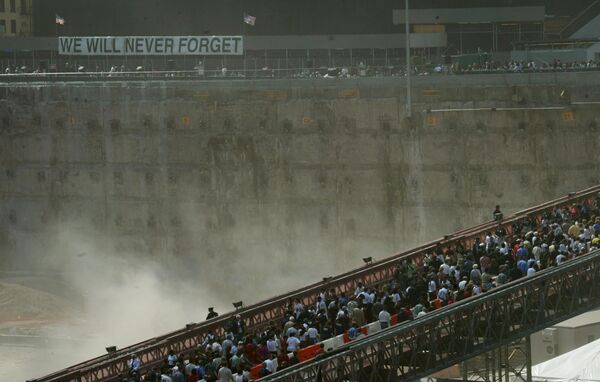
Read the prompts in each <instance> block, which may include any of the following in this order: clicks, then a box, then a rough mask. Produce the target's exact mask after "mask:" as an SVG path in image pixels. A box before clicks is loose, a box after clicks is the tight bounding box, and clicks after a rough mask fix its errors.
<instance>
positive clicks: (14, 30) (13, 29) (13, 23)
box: [10, 20, 17, 34]
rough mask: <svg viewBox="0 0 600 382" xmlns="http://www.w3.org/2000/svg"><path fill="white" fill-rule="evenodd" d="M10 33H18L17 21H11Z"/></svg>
mask: <svg viewBox="0 0 600 382" xmlns="http://www.w3.org/2000/svg"><path fill="white" fill-rule="evenodd" d="M10 33H15V34H16V33H17V20H10Z"/></svg>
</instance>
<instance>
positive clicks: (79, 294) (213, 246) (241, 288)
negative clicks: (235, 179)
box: [0, 214, 356, 380]
mask: <svg viewBox="0 0 600 382" xmlns="http://www.w3.org/2000/svg"><path fill="white" fill-rule="evenodd" d="M189 215H190V216H188V217H187V218H188V219H185V220H186V221H187V220H191V219H194V216H197V215H195V214H189ZM295 224H297V225H300V226H301V225H302V223H301V222H296V223H295ZM306 229H309V228H306ZM81 231H82V230H81V229H80V227H78V226H77V225H75V224H65V223H62V224H61V225H59V226H55V227H53V229H52V232H53V236H52V239H51V240H49V243H48V245H47V249H46V251H45V253H44V254H43V256H41V255H40V256H34V257H36V260H35V263H34V264H31V263H30V264H28V266H27V268H28V269H29V270H30V271H31V272H37V273H41V274H43V273H44V272H48V273H49V274H56V275H57V276H56V277H58V278H60V283H61V285H65V286H66V287H65V288H66V289H68V293H63V297H65V296H67V299H68V304H67V305H70V307H69V310H68V312H67V313H65V314H64V315H62V316H61V315H60V314H59V315H57V314H54V313H53V314H50V316H52V317H49V318H50V320H51V322H50V323H46V324H42V325H38V326H36V327H35V330H29V329H28V330H29V331H30V332H32V333H33V334H34V335H33V337H32V339H31V340H30V342H32V343H33V344H31V343H29V344H28V345H25V346H22V344H21V346H17V347H15V346H12V344H8V345H7V344H6V343H4V344H0V356H1V357H2V359H3V360H4V361H3V363H6V364H7V365H12V366H10V367H6V368H4V367H3V368H2V370H3V371H2V372H1V373H0V377H3V378H4V379H7V378H8V379H10V380H25V379H31V378H36V377H40V376H43V375H46V374H48V373H50V372H54V371H57V370H60V369H62V368H65V367H68V366H71V365H73V364H75V363H78V362H82V361H85V360H87V359H90V358H92V357H96V356H100V355H103V354H105V350H104V348H105V347H106V346H109V345H115V346H117V347H118V348H123V347H126V346H128V345H132V344H135V343H137V342H140V341H143V340H146V339H148V338H151V337H154V336H157V335H160V334H164V333H167V332H170V331H173V330H177V329H179V328H181V327H183V326H185V324H187V323H190V322H200V321H203V320H204V319H205V317H206V313H207V308H208V307H210V306H214V307H215V310H216V311H217V312H219V313H220V314H224V313H227V312H230V311H231V310H232V306H231V302H233V301H238V300H243V301H244V303H245V305H248V304H252V303H255V302H258V301H261V300H263V299H265V298H268V297H271V296H275V295H278V294H281V293H284V292H286V291H288V290H291V289H294V288H297V287H300V286H303V285H305V284H306V283H309V282H311V283H312V282H315V281H318V280H320V279H321V278H322V277H323V276H325V275H329V274H337V273H340V272H342V271H345V270H347V269H349V268H351V265H352V264H351V262H347V261H346V262H345V263H346V264H345V265H344V266H343V267H342V268H340V261H339V259H338V260H335V258H334V256H332V255H331V254H330V253H326V252H327V250H326V248H329V247H331V246H330V245H329V244H326V245H324V244H323V242H322V241H323V240H325V238H322V239H319V240H315V239H314V238H313V239H311V240H307V239H306V238H302V237H299V238H298V241H299V242H300V243H302V245H292V244H290V239H289V235H287V236H286V235H285V234H284V233H282V232H281V231H280V229H279V228H277V227H272V226H267V227H260V226H256V225H254V226H251V227H249V226H247V225H243V226H242V225H236V226H235V227H230V228H229V229H228V230H227V232H226V233H221V234H216V233H213V234H212V235H211V240H210V243H207V242H206V241H205V240H199V239H198V238H197V237H196V235H194V234H192V233H189V232H188V233H185V232H184V233H180V234H179V235H178V236H177V238H176V239H177V240H178V241H182V242H185V243H187V244H186V246H187V247H189V248H191V249H193V250H192V251H191V252H190V253H187V254H173V253H169V252H167V253H163V254H161V255H160V256H156V257H149V256H148V255H144V254H141V253H122V252H120V253H119V254H115V251H114V243H113V240H112V239H111V237H110V236H104V235H101V234H100V235H93V234H82V233H81ZM15 261H18V260H17V259H15ZM12 265H13V266H17V267H18V265H15V264H14V263H13V264H12ZM355 265H356V264H355ZM62 292H64V291H62ZM62 292H58V293H62ZM32 293H35V292H32ZM22 331H23V329H22V328H21V329H19V330H17V331H14V330H13V331H12V333H17V334H19V333H21V332H22ZM9 338H10V336H9ZM4 342H6V341H4ZM2 345H4V346H2ZM31 365H35V367H34V368H33V369H32V368H31Z"/></svg>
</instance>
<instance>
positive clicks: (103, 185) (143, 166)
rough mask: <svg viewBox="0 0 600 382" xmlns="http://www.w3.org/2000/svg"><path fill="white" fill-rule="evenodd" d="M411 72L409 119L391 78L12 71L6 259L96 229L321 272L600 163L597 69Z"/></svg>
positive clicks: (545, 192) (3, 235)
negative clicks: (137, 77) (58, 76)
mask: <svg viewBox="0 0 600 382" xmlns="http://www.w3.org/2000/svg"><path fill="white" fill-rule="evenodd" d="M415 83H416V85H415V90H414V99H415V107H414V109H415V113H414V114H415V115H414V118H413V119H412V120H411V121H407V120H405V118H404V115H405V110H404V102H405V98H404V95H405V88H404V82H403V80H402V79H395V78H375V79H362V80H332V81H327V80H316V81H312V80H297V81H212V82H211V81H204V82H202V81H191V82H187V81H172V82H150V83H143V82H111V83H102V82H92V83H54V84H4V85H3V86H2V87H0V94H1V95H0V199H1V203H0V251H1V252H0V253H2V256H1V260H2V264H3V265H5V266H7V267H24V266H28V265H27V264H30V263H31V262H33V261H34V260H36V261H38V262H39V261H40V260H41V261H42V263H43V259H44V256H45V254H46V253H48V252H50V251H55V250H62V251H65V252H68V253H67V255H69V256H76V255H80V256H81V255H84V254H85V252H86V251H88V250H90V246H94V247H95V246H100V247H102V250H104V251H108V252H116V253H122V254H124V255H126V256H131V255H133V254H141V255H144V256H153V257H157V258H169V259H179V260H181V261H183V262H190V264H192V263H191V261H193V260H191V259H196V260H199V261H200V263H201V264H203V266H210V267H211V268H210V269H231V270H240V271H242V272H243V273H247V274H246V276H244V277H243V278H241V279H240V281H238V282H237V283H239V285H238V284H236V282H233V284H234V286H235V285H237V286H242V285H244V283H245V282H246V281H244V280H251V281H256V282H260V280H262V279H263V278H264V276H265V275H264V273H262V272H261V271H260V270H261V269H263V268H264V269H268V270H269V272H270V271H275V273H276V274H277V275H278V277H290V276H291V277H292V278H294V279H298V278H300V279H304V280H312V281H315V280H318V279H320V278H321V277H322V276H324V275H327V274H334V273H337V272H339V271H341V270H346V269H349V268H352V267H355V266H358V265H360V264H361V260H360V259H361V258H362V257H364V256H374V257H375V258H376V259H377V258H382V257H384V256H387V255H389V254H391V253H393V252H394V251H396V250H399V249H405V248H408V247H411V246H414V245H417V244H419V243H422V242H423V241H425V240H428V239H432V238H436V237H440V236H442V235H443V234H445V233H450V232H453V231H454V230H456V229H459V228H461V227H465V226H469V225H472V224H476V223H479V222H482V221H484V220H487V219H489V218H490V214H491V211H492V210H493V207H494V205H495V204H500V205H502V207H503V210H504V211H505V212H506V213H509V212H512V211H516V210H518V209H521V208H525V207H528V206H530V205H532V204H537V203H540V202H543V201H545V200H547V199H549V198H554V197H557V196H559V195H562V194H565V193H566V192H569V191H573V190H577V189H581V188H584V187H587V186H590V185H591V184H594V183H597V182H598V181H599V180H600V179H599V178H600V176H599V175H598V174H600V152H599V148H600V134H599V133H600V127H599V126H600V113H599V112H598V110H599V108H598V104H594V103H593V102H596V101H600V80H599V79H598V75H597V74H595V73H583V74H564V75H562V76H561V75H555V74H548V75H538V76H526V75H512V76H511V75H507V76H462V77H431V78H417V79H415ZM569 103H570V104H569ZM492 107H494V108H496V109H495V110H492V109H491V108H492ZM465 108H466V109H465ZM473 108H475V109H473ZM476 108H483V109H476ZM505 108H507V109H505ZM428 109H429V110H431V111H430V112H427V110H428ZM456 109H462V110H456ZM64 240H66V241H68V242H69V245H68V246H63V243H64ZM57 247H58V248H57ZM53 266H54V267H56V266H58V267H60V265H58V264H54V265H53ZM269 294H273V291H271V293H269Z"/></svg>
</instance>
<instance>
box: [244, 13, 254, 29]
mask: <svg viewBox="0 0 600 382" xmlns="http://www.w3.org/2000/svg"><path fill="white" fill-rule="evenodd" d="M244 22H245V23H246V24H248V25H252V26H254V23H256V17H254V16H250V15H248V14H246V13H244Z"/></svg>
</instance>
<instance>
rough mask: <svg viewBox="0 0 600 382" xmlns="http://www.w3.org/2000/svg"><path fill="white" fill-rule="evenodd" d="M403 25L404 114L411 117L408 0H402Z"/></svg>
mask: <svg viewBox="0 0 600 382" xmlns="http://www.w3.org/2000/svg"><path fill="white" fill-rule="evenodd" d="M404 1H405V3H404V5H405V9H404V27H405V29H406V31H405V35H406V116H407V117H408V118H410V117H412V100H411V88H410V72H411V66H410V24H409V19H408V0H404Z"/></svg>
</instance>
